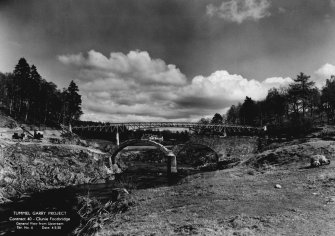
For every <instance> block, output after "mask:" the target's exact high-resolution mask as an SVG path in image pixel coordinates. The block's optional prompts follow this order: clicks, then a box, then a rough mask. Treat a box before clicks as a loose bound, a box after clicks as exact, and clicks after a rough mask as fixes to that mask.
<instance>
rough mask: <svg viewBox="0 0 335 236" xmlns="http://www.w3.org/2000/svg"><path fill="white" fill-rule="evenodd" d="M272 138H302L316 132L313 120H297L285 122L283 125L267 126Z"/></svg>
mask: <svg viewBox="0 0 335 236" xmlns="http://www.w3.org/2000/svg"><path fill="white" fill-rule="evenodd" d="M267 129H268V130H267V133H268V135H270V136H277V137H278V136H280V137H301V136H304V135H306V134H308V133H311V132H313V131H314V130H315V127H314V125H313V121H312V119H309V118H295V119H292V120H288V121H284V122H283V123H281V124H270V125H268V126H267Z"/></svg>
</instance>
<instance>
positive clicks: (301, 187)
mask: <svg viewBox="0 0 335 236" xmlns="http://www.w3.org/2000/svg"><path fill="white" fill-rule="evenodd" d="M267 149H268V150H265V151H263V152H261V153H258V154H255V155H252V156H250V157H249V159H247V160H245V161H243V162H242V163H241V164H240V165H238V166H236V167H234V168H232V169H225V170H217V171H211V172H205V173H198V174H195V175H190V176H188V177H186V178H184V179H183V180H181V181H180V182H179V183H178V184H177V185H174V186H166V187H160V188H150V189H142V190H135V191H132V195H133V198H134V199H135V206H133V207H131V208H130V210H129V211H127V212H125V213H123V214H120V215H117V216H115V217H113V218H111V219H110V220H109V221H106V222H104V224H103V226H102V227H101V230H99V231H98V232H97V233H96V235H311V236H312V235H325V236H326V235H327V236H328V235H335V159H334V156H333V153H334V151H335V150H334V149H335V142H334V141H329V140H328V141H327V140H323V139H321V138H317V137H316V138H309V139H304V140H293V141H290V142H282V143H273V144H272V145H270V146H268V148H267ZM313 154H323V155H325V156H326V157H327V158H329V159H330V160H331V164H330V165H324V166H321V167H319V168H310V167H309V165H310V162H309V161H310V160H309V158H310V156H311V155H313Z"/></svg>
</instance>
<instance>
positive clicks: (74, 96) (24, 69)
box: [0, 58, 82, 125]
mask: <svg viewBox="0 0 335 236" xmlns="http://www.w3.org/2000/svg"><path fill="white" fill-rule="evenodd" d="M78 92H79V89H78V86H77V85H76V84H75V82H73V81H71V83H70V85H69V87H68V88H67V89H63V90H62V91H61V90H59V89H58V88H57V85H56V84H54V83H52V82H48V81H46V80H45V79H43V78H42V77H41V75H40V74H39V73H38V71H37V68H36V66H34V65H32V66H30V65H29V64H28V63H27V61H26V60H25V59H24V58H21V59H20V60H19V62H18V64H17V65H16V66H15V68H14V71H13V72H12V73H6V74H2V73H0V104H1V108H2V110H5V111H6V112H7V113H8V114H9V115H10V116H12V117H14V118H16V119H18V120H21V121H23V122H25V123H31V124H45V125H58V124H61V123H63V124H68V123H70V122H74V121H76V120H78V119H79V117H80V115H81V114H82V110H81V96H80V95H79V94H78Z"/></svg>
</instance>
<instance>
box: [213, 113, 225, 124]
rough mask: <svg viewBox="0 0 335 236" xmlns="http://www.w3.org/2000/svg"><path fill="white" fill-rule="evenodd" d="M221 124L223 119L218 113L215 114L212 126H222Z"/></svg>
mask: <svg viewBox="0 0 335 236" xmlns="http://www.w3.org/2000/svg"><path fill="white" fill-rule="evenodd" d="M222 122H223V118H222V116H221V115H220V114H219V113H216V114H215V115H214V116H213V118H212V120H211V123H212V124H222Z"/></svg>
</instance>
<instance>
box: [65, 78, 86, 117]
mask: <svg viewBox="0 0 335 236" xmlns="http://www.w3.org/2000/svg"><path fill="white" fill-rule="evenodd" d="M78 91H79V89H78V86H77V85H76V83H75V82H73V80H72V81H71V83H70V85H69V87H68V89H67V91H66V92H65V97H66V105H67V108H66V110H67V113H66V114H67V121H68V122H69V123H71V122H72V121H76V120H79V117H80V116H81V115H82V114H83V112H82V110H81V95H79V94H78Z"/></svg>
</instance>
